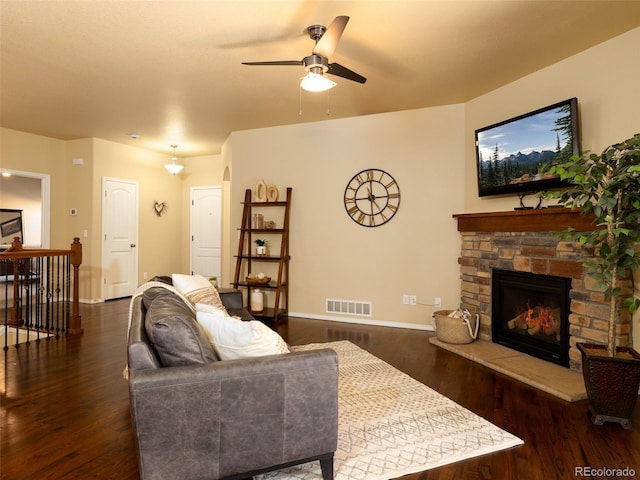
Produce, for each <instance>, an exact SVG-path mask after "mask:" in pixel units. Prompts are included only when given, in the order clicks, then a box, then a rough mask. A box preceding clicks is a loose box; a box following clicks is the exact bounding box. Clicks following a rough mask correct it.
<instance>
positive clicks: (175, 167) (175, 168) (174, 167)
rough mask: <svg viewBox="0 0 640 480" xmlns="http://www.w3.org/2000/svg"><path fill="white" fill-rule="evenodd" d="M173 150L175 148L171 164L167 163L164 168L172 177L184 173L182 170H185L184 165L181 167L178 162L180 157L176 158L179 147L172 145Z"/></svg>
mask: <svg viewBox="0 0 640 480" xmlns="http://www.w3.org/2000/svg"><path fill="white" fill-rule="evenodd" d="M171 148H173V155H172V156H171V163H167V164H166V165H165V166H164V168H166V169H167V170H169V173H170V174H171V175H177V174H178V173H180V172H181V171H182V169H183V168H184V165H179V164H178V163H177V162H178V157H177V156H176V148H178V145H171Z"/></svg>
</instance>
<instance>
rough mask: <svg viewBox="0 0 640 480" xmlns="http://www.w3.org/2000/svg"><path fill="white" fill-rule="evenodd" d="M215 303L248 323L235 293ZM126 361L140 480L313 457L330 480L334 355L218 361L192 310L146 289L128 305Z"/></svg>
mask: <svg viewBox="0 0 640 480" xmlns="http://www.w3.org/2000/svg"><path fill="white" fill-rule="evenodd" d="M220 297H221V299H222V302H223V304H224V305H225V307H226V308H227V311H228V312H229V313H230V314H235V315H240V316H241V317H243V318H244V319H245V320H249V319H251V318H252V317H251V315H250V314H249V313H248V312H247V311H246V310H244V309H243V308H242V304H243V302H242V294H241V292H239V291H235V290H227V291H224V290H223V291H221V292H220ZM152 338H153V341H152ZM127 356H128V381H129V391H130V401H131V420H132V425H133V431H134V434H135V440H136V444H137V449H138V463H139V468H140V477H141V478H142V479H143V480H151V479H153V480H176V479H180V480H204V479H207V480H212V479H222V478H224V479H232V478H234V479H240V478H247V477H250V476H252V475H254V474H258V473H263V472H266V471H271V470H276V469H279V468H283V467H285V466H290V465H294V464H299V463H306V462H308V461H314V460H319V461H320V463H321V467H322V474H323V478H324V479H325V480H330V479H333V452H334V451H335V449H336V446H337V432H338V365H337V357H336V354H335V352H334V351H333V350H330V349H322V350H314V351H310V352H292V353H286V354H279V355H269V356H264V357H254V358H243V359H239V360H225V361H220V360H218V359H217V358H216V352H215V351H214V350H213V349H212V347H211V345H210V344H209V343H208V341H207V338H206V336H204V335H203V332H202V329H201V328H200V326H199V325H198V323H197V321H196V318H195V313H193V311H192V310H190V309H189V308H188V307H187V306H186V305H185V302H184V301H183V300H182V299H181V298H180V297H179V296H178V295H175V294H174V293H172V292H170V291H169V290H167V289H164V288H158V287H154V288H150V289H148V290H145V291H144V293H142V294H141V295H137V296H134V297H133V298H132V304H131V318H130V329H129V337H128V348H127Z"/></svg>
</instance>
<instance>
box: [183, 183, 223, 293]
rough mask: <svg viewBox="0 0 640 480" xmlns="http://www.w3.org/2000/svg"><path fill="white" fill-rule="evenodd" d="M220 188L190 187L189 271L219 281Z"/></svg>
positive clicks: (220, 241)
mask: <svg viewBox="0 0 640 480" xmlns="http://www.w3.org/2000/svg"><path fill="white" fill-rule="evenodd" d="M221 220H222V188H221V187H194V188H192V189H191V273H192V274H193V275H203V276H205V277H207V278H208V277H218V282H219V283H220V282H221V280H220V279H221V277H220V275H221V273H222V272H221V270H222V269H221V253H222V221H221Z"/></svg>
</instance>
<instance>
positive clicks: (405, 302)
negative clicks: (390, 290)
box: [402, 293, 409, 305]
mask: <svg viewBox="0 0 640 480" xmlns="http://www.w3.org/2000/svg"><path fill="white" fill-rule="evenodd" d="M402 304H403V305H409V295H407V294H406V293H405V294H403V295H402Z"/></svg>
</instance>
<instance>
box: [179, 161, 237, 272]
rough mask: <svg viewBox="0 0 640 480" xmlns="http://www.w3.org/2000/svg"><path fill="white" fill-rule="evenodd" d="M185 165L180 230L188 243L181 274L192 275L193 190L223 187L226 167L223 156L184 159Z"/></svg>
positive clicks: (181, 175) (182, 258) (182, 257)
mask: <svg viewBox="0 0 640 480" xmlns="http://www.w3.org/2000/svg"><path fill="white" fill-rule="evenodd" d="M183 164H184V166H185V167H184V170H183V171H182V172H181V173H180V179H181V181H182V198H181V203H182V207H181V226H180V228H181V232H182V238H183V239H186V242H187V243H184V244H183V248H182V249H181V252H180V272H182V273H190V266H191V258H190V256H191V249H190V235H191V229H190V218H191V203H190V201H191V189H192V188H194V187H222V186H223V175H224V167H223V165H222V155H205V156H201V157H190V158H186V159H183ZM223 208H224V205H223ZM176 273H177V272H176ZM227 278H228V277H227Z"/></svg>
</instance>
